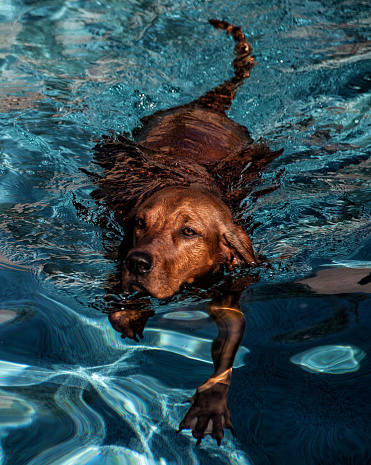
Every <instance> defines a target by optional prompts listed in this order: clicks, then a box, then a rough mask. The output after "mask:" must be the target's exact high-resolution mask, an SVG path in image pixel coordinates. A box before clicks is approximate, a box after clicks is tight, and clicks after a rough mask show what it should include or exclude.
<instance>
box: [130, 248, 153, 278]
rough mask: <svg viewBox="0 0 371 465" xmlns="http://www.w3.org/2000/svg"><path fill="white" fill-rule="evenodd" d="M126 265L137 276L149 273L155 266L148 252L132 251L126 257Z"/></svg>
mask: <svg viewBox="0 0 371 465" xmlns="http://www.w3.org/2000/svg"><path fill="white" fill-rule="evenodd" d="M126 267H127V269H128V270H129V272H130V273H133V274H134V275H135V276H140V275H143V274H146V273H149V272H150V271H151V270H152V268H153V261H152V257H151V256H150V255H149V254H148V253H146V252H131V253H130V254H129V255H128V256H127V257H126Z"/></svg>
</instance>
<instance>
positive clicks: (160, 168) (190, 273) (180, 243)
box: [94, 20, 281, 299]
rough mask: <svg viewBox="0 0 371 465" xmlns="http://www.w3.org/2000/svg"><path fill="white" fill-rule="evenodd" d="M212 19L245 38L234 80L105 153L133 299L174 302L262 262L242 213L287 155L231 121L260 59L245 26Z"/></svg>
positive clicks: (103, 190) (104, 188) (106, 182)
mask: <svg viewBox="0 0 371 465" xmlns="http://www.w3.org/2000/svg"><path fill="white" fill-rule="evenodd" d="M210 23H211V24H212V25H213V26H215V27H216V28H218V29H223V30H225V31H226V32H227V33H229V34H231V35H232V37H233V38H234V40H235V53H236V55H237V56H236V58H235V60H234V62H233V66H234V76H233V77H232V78H231V79H229V80H227V81H225V82H224V83H223V84H221V85H220V86H218V87H217V88H216V89H214V90H212V91H210V92H208V93H206V94H205V95H203V96H202V97H200V98H198V99H197V100H195V101H193V102H191V103H189V104H187V105H184V106H181V107H177V108H173V109H170V110H166V111H160V112H157V113H155V114H154V115H151V116H148V117H145V118H144V119H143V120H142V126H141V127H140V128H137V129H136V130H135V131H134V132H133V138H132V140H130V139H129V138H127V137H117V138H108V137H106V138H105V139H104V140H103V142H102V143H101V144H98V146H97V147H96V161H97V163H98V164H99V165H100V166H102V167H103V168H104V176H102V178H101V179H100V180H99V181H98V189H97V191H96V192H95V194H94V195H95V197H96V198H98V199H104V200H105V202H107V204H108V205H109V207H110V208H112V210H113V211H114V213H115V216H116V218H117V219H118V221H119V222H120V223H121V224H122V225H123V226H124V228H125V238H124V241H123V243H122V244H121V247H120V249H119V254H118V258H119V260H122V261H123V266H122V278H121V281H122V288H123V291H124V292H126V293H133V292H135V291H141V292H145V293H147V294H149V295H151V296H153V297H156V298H159V299H163V298H168V297H171V296H173V295H174V294H175V293H177V292H178V291H179V290H180V289H181V288H182V286H183V285H185V284H190V283H193V282H195V281H197V280H199V279H200V278H202V277H204V276H207V275H210V274H213V273H216V272H218V271H219V270H220V269H221V267H223V266H224V267H226V268H227V269H232V268H233V267H235V266H236V265H243V264H246V265H248V266H256V264H257V259H256V257H255V254H254V250H253V247H252V243H251V239H250V237H249V235H248V234H247V233H246V232H245V231H244V230H243V229H242V227H241V226H239V225H238V224H236V223H235V222H234V221H233V216H232V211H233V213H235V212H236V211H237V210H238V206H239V203H240V201H241V200H242V199H243V198H244V197H245V196H246V194H247V191H248V190H247V187H246V186H249V185H250V186H251V185H252V183H253V182H255V181H256V180H257V179H258V178H259V173H260V172H261V171H262V169H263V168H264V166H265V165H267V164H268V163H269V162H270V161H272V160H273V159H274V158H276V157H277V156H278V155H279V154H280V153H281V151H276V152H274V151H271V150H270V149H269V147H267V146H266V145H264V144H261V143H259V144H257V143H254V141H253V140H252V138H251V137H250V134H249V132H248V130H247V129H246V128H245V127H244V126H241V125H239V124H237V123H235V122H234V121H232V120H231V119H229V118H228V116H227V115H226V110H228V109H229V108H230V106H231V104H232V101H233V98H234V95H235V92H236V90H237V88H238V87H239V86H240V85H241V84H242V83H243V81H244V80H245V79H246V78H247V77H248V76H249V74H250V70H251V68H252V67H253V66H254V58H253V57H252V56H251V53H252V49H251V46H250V44H248V43H247V42H246V40H245V37H244V34H243V33H242V31H241V29H240V28H239V27H234V26H232V25H230V24H228V23H227V22H225V21H218V20H213V21H210Z"/></svg>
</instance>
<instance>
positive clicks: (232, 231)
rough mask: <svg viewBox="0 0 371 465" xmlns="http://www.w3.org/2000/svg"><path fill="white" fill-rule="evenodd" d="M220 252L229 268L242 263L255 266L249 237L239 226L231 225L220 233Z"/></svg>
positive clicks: (255, 262) (255, 261)
mask: <svg viewBox="0 0 371 465" xmlns="http://www.w3.org/2000/svg"><path fill="white" fill-rule="evenodd" d="M221 250H222V253H223V255H224V257H225V260H226V264H227V265H229V266H230V267H231V266H234V265H241V264H242V263H247V264H248V265H250V266H256V265H257V260H256V258H255V255H254V250H253V247H252V243H251V239H250V237H249V235H248V234H246V233H245V232H244V231H243V230H242V229H241V227H240V226H237V225H235V224H233V223H231V224H230V225H229V227H228V228H225V229H224V231H223V232H222V237H221Z"/></svg>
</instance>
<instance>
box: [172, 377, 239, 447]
mask: <svg viewBox="0 0 371 465" xmlns="http://www.w3.org/2000/svg"><path fill="white" fill-rule="evenodd" d="M228 387H229V386H228V385H227V384H224V383H216V384H214V385H213V386H211V387H210V388H208V389H206V390H202V391H199V390H197V392H196V394H195V395H194V396H193V397H192V398H191V399H190V400H189V402H190V403H191V408H190V409H189V410H188V412H187V414H186V416H185V417H184V419H183V420H182V421H181V423H180V424H179V430H178V431H177V433H179V432H180V431H182V430H183V429H191V430H192V435H193V437H195V438H196V439H197V443H196V444H197V445H199V444H200V443H201V441H202V439H204V437H205V436H206V435H208V434H209V435H210V436H211V437H212V438H213V439H215V440H216V442H217V444H218V446H220V444H221V441H222V439H223V437H224V430H225V429H226V428H227V429H229V430H230V431H231V432H232V434H233V435H234V431H233V425H232V422H231V415H230V411H229V407H228V402H227V395H228Z"/></svg>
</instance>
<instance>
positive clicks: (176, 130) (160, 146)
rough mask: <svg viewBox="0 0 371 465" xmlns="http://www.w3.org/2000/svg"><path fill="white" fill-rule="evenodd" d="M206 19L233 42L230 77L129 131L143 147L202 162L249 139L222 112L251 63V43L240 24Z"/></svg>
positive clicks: (240, 148)
mask: <svg viewBox="0 0 371 465" xmlns="http://www.w3.org/2000/svg"><path fill="white" fill-rule="evenodd" d="M210 23H211V24H212V25H213V26H215V27H216V28H218V29H224V30H226V31H227V32H228V33H230V34H231V35H232V36H233V38H234V40H235V42H236V45H235V53H236V55H237V56H236V58H235V60H234V62H233V65H234V69H235V72H234V76H233V78H232V79H229V80H227V81H225V82H224V83H223V84H221V85H220V86H218V87H217V88H216V89H214V90H212V91H210V92H208V93H207V94H205V95H203V96H202V97H200V98H198V99H197V100H195V101H193V102H191V103H189V104H187V105H184V106H181V107H177V108H172V109H170V110H166V111H162V112H157V113H155V114H154V115H150V116H148V117H146V118H144V119H143V120H142V124H143V125H142V127H141V128H138V129H136V130H135V131H134V133H133V136H134V140H135V141H136V142H137V143H139V144H141V145H142V146H143V147H146V148H149V149H151V150H154V151H156V152H157V151H161V152H164V153H168V154H171V156H172V157H174V158H178V159H188V160H194V161H196V162H198V163H200V164H203V165H209V164H214V163H217V162H219V161H220V160H222V159H223V158H225V157H228V156H230V155H231V154H236V153H239V152H241V151H243V150H244V149H245V148H246V147H247V146H249V145H250V144H251V143H252V142H253V140H252V139H251V137H250V134H249V132H248V130H247V128H245V127H244V126H241V125H239V124H237V123H235V122H234V121H232V120H231V119H230V118H228V117H227V115H226V114H225V111H226V110H227V109H229V108H230V106H231V104H232V101H233V98H234V95H235V91H236V90H237V88H238V87H239V86H240V85H241V84H242V83H243V81H244V79H246V78H247V77H248V76H249V74H250V69H251V68H252V67H253V66H254V58H253V57H252V56H251V52H252V49H251V46H250V44H248V43H247V42H246V40H245V37H244V34H243V33H242V31H241V28H239V27H235V26H231V25H230V24H229V23H227V22H225V21H218V20H211V21H210Z"/></svg>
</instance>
